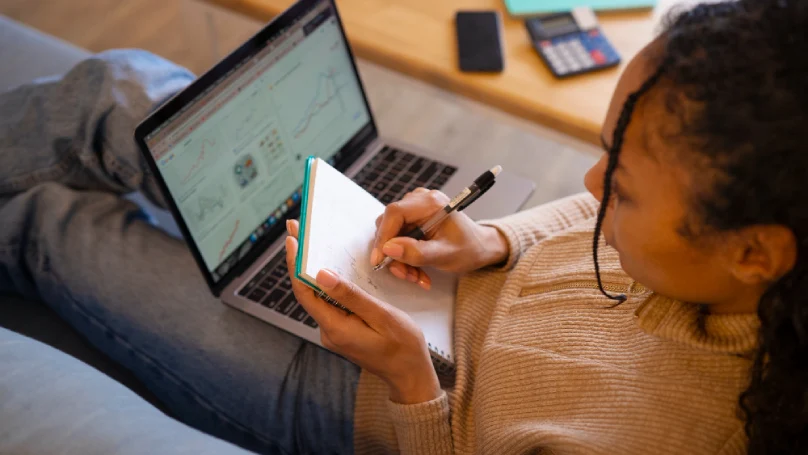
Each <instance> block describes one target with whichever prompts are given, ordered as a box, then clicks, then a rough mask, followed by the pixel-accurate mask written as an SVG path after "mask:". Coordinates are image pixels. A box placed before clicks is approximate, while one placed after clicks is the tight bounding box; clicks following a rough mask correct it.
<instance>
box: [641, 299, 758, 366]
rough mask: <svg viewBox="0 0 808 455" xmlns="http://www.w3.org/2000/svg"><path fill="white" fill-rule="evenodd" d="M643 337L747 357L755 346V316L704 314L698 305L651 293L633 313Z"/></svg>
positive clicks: (748, 314) (756, 324) (756, 321)
mask: <svg viewBox="0 0 808 455" xmlns="http://www.w3.org/2000/svg"><path fill="white" fill-rule="evenodd" d="M634 314H635V316H636V317H637V320H638V323H639V325H640V328H642V329H643V330H644V331H646V332H647V333H649V334H651V335H654V336H657V337H660V338H664V339H668V340H671V341H675V342H677V343H682V344H685V345H687V346H691V347H694V348H698V349H703V350H707V351H710V352H716V353H727V354H740V355H744V354H748V353H750V352H752V351H753V350H754V349H755V347H756V345H757V333H758V328H759V327H760V321H759V320H758V318H757V315H756V314H752V313H746V314H708V313H706V312H704V311H702V310H701V307H700V306H699V305H695V304H691V303H684V302H680V301H676V300H673V299H670V298H667V297H663V296H661V295H659V294H656V293H652V294H651V295H650V296H648V297H647V298H645V300H644V301H643V302H642V303H641V304H640V306H639V307H638V308H637V311H636V312H635V313H634Z"/></svg>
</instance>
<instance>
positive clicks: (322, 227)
mask: <svg viewBox="0 0 808 455" xmlns="http://www.w3.org/2000/svg"><path fill="white" fill-rule="evenodd" d="M313 165H315V166H317V170H316V176H315V178H314V181H313V183H311V186H310V188H309V192H310V193H309V197H310V198H311V209H310V211H309V212H308V213H307V214H306V224H307V232H306V234H305V238H304V242H305V243H306V260H305V261H304V263H305V268H304V270H302V272H303V274H304V275H307V278H310V279H311V281H312V282H314V281H315V280H314V278H315V277H316V276H317V272H319V271H320V270H321V269H324V268H328V269H331V270H333V271H335V272H337V273H338V274H339V275H340V276H341V277H343V278H345V279H347V280H349V281H351V282H353V283H355V284H356V285H358V286H359V287H361V288H362V289H364V290H365V291H366V292H368V293H369V294H370V295H373V296H375V297H377V298H379V299H380V300H383V301H385V302H387V303H390V304H392V305H394V306H396V307H398V308H400V309H402V310H404V311H406V312H407V313H408V314H409V315H410V316H411V317H412V318H413V319H414V320H415V322H416V323H418V325H419V326H420V327H421V329H422V330H423V332H424V335H425V337H426V339H427V341H428V342H430V343H431V344H433V345H434V346H437V347H439V348H440V349H441V350H444V352H446V353H451V346H452V343H451V340H452V338H451V327H452V318H453V305H454V294H455V286H456V278H455V277H454V276H453V275H450V274H445V273H441V272H438V271H437V270H429V271H428V273H429V275H430V277H431V278H432V289H431V290H429V291H426V290H424V289H422V288H421V287H420V286H418V285H417V284H415V283H411V282H405V281H402V280H399V279H397V278H395V277H394V276H393V275H392V274H391V273H390V271H389V270H386V269H385V270H380V271H373V267H372V266H371V264H370V251H371V248H372V246H373V240H374V237H375V235H376V218H377V217H378V216H379V215H381V214H382V213H383V212H384V205H383V204H382V203H381V202H379V201H377V200H376V199H375V198H374V197H373V196H372V195H370V194H369V193H368V192H366V191H365V190H364V189H362V188H361V187H360V186H359V185H357V184H356V183H354V182H353V181H351V180H350V179H349V178H348V177H346V176H345V175H343V174H342V173H341V172H339V171H337V170H336V169H334V168H333V167H331V166H329V165H328V163H326V162H325V161H322V160H319V159H318V160H317V162H316V163H315V164H313Z"/></svg>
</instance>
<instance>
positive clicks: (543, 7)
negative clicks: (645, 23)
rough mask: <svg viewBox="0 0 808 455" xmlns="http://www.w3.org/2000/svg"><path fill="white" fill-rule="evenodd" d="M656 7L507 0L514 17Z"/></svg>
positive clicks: (597, 0) (627, 0) (616, 1)
mask: <svg viewBox="0 0 808 455" xmlns="http://www.w3.org/2000/svg"><path fill="white" fill-rule="evenodd" d="M654 5H656V0H505V7H506V8H508V12H509V13H510V14H511V15H512V16H530V15H536V14H545V13H562V12H568V11H572V9H573V8H577V7H579V6H588V7H590V8H592V9H593V10H595V11H603V10H621V9H636V8H652V7H653V6H654Z"/></svg>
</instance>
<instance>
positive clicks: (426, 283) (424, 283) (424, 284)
mask: <svg viewBox="0 0 808 455" xmlns="http://www.w3.org/2000/svg"><path fill="white" fill-rule="evenodd" d="M418 284H419V285H420V286H421V287H422V288H424V289H426V290H427V291H428V290H429V288H431V287H432V283H430V282H429V281H427V280H425V279H424V278H421V279H420V280H418Z"/></svg>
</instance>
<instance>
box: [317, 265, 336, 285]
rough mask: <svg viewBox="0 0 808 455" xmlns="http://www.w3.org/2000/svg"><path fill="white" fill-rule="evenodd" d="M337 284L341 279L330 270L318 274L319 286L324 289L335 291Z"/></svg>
mask: <svg viewBox="0 0 808 455" xmlns="http://www.w3.org/2000/svg"><path fill="white" fill-rule="evenodd" d="M337 283H339V277H338V276H337V275H336V274H335V273H334V272H332V271H330V270H326V269H323V270H320V272H319V273H318V274H317V284H318V285H320V287H322V288H323V289H334V287H335V286H336V285H337Z"/></svg>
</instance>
